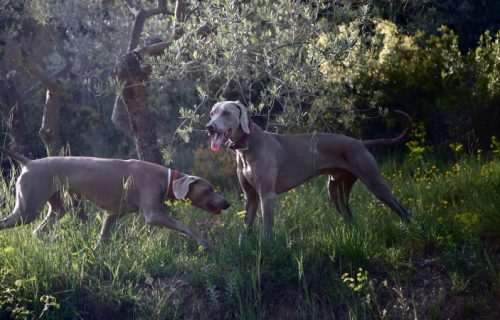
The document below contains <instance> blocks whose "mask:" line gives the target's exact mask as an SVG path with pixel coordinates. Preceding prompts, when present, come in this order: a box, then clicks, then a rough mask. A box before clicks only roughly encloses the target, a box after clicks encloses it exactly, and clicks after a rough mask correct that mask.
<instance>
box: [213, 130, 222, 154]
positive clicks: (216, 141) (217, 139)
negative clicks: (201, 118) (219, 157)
mask: <svg viewBox="0 0 500 320" xmlns="http://www.w3.org/2000/svg"><path fill="white" fill-rule="evenodd" d="M223 142H224V135H222V134H215V136H213V138H212V145H211V147H212V151H214V152H218V151H219V150H220V148H221V147H222V143H223Z"/></svg>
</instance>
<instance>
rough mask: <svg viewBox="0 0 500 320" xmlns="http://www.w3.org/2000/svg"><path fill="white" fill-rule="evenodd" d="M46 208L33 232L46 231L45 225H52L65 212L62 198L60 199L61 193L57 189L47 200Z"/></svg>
mask: <svg viewBox="0 0 500 320" xmlns="http://www.w3.org/2000/svg"><path fill="white" fill-rule="evenodd" d="M48 207H49V208H48V210H47V214H46V216H45V218H44V219H43V220H42V222H40V224H39V225H38V226H37V227H36V229H35V230H34V231H33V233H34V234H37V233H41V232H45V231H47V227H49V226H50V225H52V224H53V223H54V222H56V221H57V220H59V219H61V218H62V217H64V215H65V214H66V209H65V208H64V203H63V199H61V193H60V192H59V191H58V192H56V193H54V194H53V195H52V196H51V197H50V198H49V201H48Z"/></svg>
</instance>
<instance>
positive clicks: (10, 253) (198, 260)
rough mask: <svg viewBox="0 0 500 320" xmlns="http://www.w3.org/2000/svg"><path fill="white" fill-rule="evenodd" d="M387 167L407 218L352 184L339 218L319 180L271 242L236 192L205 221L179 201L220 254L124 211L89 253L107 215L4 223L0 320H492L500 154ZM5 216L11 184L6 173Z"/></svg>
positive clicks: (285, 213) (287, 198) (497, 276)
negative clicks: (46, 228) (44, 230)
mask: <svg viewBox="0 0 500 320" xmlns="http://www.w3.org/2000/svg"><path fill="white" fill-rule="evenodd" d="M383 172H384V175H385V176H386V178H387V180H388V181H389V183H390V185H391V186H392V189H393V190H394V192H395V194H396V196H397V198H398V199H400V200H401V201H402V203H403V204H404V205H405V206H407V207H408V208H409V209H410V211H412V212H413V214H414V217H413V220H412V222H411V223H410V224H405V223H403V222H401V220H400V219H399V218H398V217H397V216H396V215H395V214H394V213H393V212H392V211H390V210H389V209H388V208H387V207H385V206H384V205H382V204H381V203H380V202H379V201H378V200H377V199H375V198H374V197H373V196H372V195H371V194H370V193H369V192H368V191H367V190H366V188H365V187H364V186H362V185H361V184H356V186H355V189H354V191H353V194H352V197H351V206H352V209H353V212H354V215H355V217H356V220H355V222H354V223H352V224H347V223H346V222H345V221H344V220H343V219H342V218H341V217H340V215H339V214H338V213H337V212H336V211H334V210H333V209H332V207H331V205H330V204H329V201H328V195H327V192H326V180H325V179H322V178H318V179H315V180H314V181H312V182H309V183H306V184H304V185H303V186H301V187H299V188H297V189H295V190H293V191H291V192H289V193H287V194H284V195H282V196H280V197H279V200H278V202H279V205H278V208H277V212H276V216H275V228H274V236H273V239H272V241H270V242H268V243H265V242H262V241H261V240H260V229H261V226H260V220H259V219H258V221H257V222H256V226H255V228H254V231H248V230H246V229H245V227H244V225H243V214H242V213H241V212H240V210H242V208H243V204H242V200H241V196H240V194H239V193H240V191H239V190H234V191H233V192H227V196H228V198H229V199H230V200H231V202H232V203H233V206H232V207H231V208H230V209H229V210H228V211H226V212H225V213H223V214H222V215H220V216H210V215H207V214H206V213H203V212H200V211H199V210H197V209H194V208H193V207H189V206H188V205H187V204H184V203H181V202H176V203H174V204H173V205H172V211H173V214H174V215H176V216H177V217H178V218H179V219H181V220H182V221H184V222H185V223H186V224H189V225H191V226H197V228H198V229H200V230H201V231H202V232H203V233H204V234H205V236H206V237H207V238H210V239H211V240H212V241H213V242H214V243H215V244H216V247H217V249H216V250H215V251H213V252H203V251H201V250H200V249H199V248H198V246H197V244H196V243H195V242H194V241H191V240H187V239H186V238H185V237H183V236H181V235H180V234H178V233H176V232H171V231H169V230H160V229H157V228H152V227H148V226H145V225H144V219H143V218H142V216H141V215H139V214H136V215H129V216H127V217H125V218H124V219H123V220H122V221H121V222H120V223H119V225H118V226H117V228H116V229H115V232H114V233H113V236H112V238H111V239H110V241H109V243H108V244H105V245H102V246H100V247H97V249H95V250H94V249H93V247H94V246H95V244H96V240H97V238H98V232H99V228H100V224H101V222H102V214H101V213H100V212H99V210H97V209H96V208H94V207H92V206H91V205H89V204H85V206H86V208H85V209H86V210H87V212H89V215H90V216H91V217H92V218H91V219H90V221H89V222H87V223H82V222H80V221H78V219H76V218H74V217H73V216H71V215H68V216H67V217H65V218H63V219H62V220H61V221H60V222H59V223H57V224H56V226H55V228H54V229H53V230H51V231H50V232H49V233H48V234H47V235H44V236H42V237H36V236H33V235H32V234H31V231H32V229H33V228H34V224H32V225H29V226H22V227H18V228H14V229H9V230H2V231H0V319H11V318H14V319H38V318H43V319H65V318H84V319H127V318H136V319H236V318H237V319H283V318H287V319H346V318H352V319H360V318H398V319H400V318H424V319H442V318H463V319H466V318H467V319H468V318H498V317H499V316H500V307H499V306H498V303H497V302H498V298H499V297H500V290H499V284H500V283H499V282H500V273H499V267H500V261H499V257H500V197H499V196H498V195H499V194H500V161H498V160H490V161H485V160H478V159H475V158H473V157H465V158H463V159H462V160H461V161H458V162H457V163H454V164H451V165H437V166H436V165H434V164H432V163H421V164H418V165H417V164H412V165H405V166H401V165H399V164H397V163H394V162H388V163H386V164H385V165H384V166H383ZM0 188H1V190H2V196H3V197H5V204H3V205H2V208H1V209H0V216H5V215H7V214H9V213H10V209H11V208H12V206H13V203H14V199H13V198H12V195H13V194H14V192H13V184H12V183H11V182H8V181H1V184H0Z"/></svg>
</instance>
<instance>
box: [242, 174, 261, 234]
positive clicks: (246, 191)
mask: <svg viewBox="0 0 500 320" xmlns="http://www.w3.org/2000/svg"><path fill="white" fill-rule="evenodd" d="M238 180H239V181H240V185H241V188H242V189H243V195H244V196H245V225H246V226H247V228H248V229H249V230H250V229H251V228H252V226H253V222H254V220H255V215H256V214H257V209H258V208H259V194H258V193H257V191H256V190H255V189H254V187H252V186H251V185H250V183H249V182H248V181H247V179H246V178H245V177H244V176H243V174H242V173H241V172H239V171H238Z"/></svg>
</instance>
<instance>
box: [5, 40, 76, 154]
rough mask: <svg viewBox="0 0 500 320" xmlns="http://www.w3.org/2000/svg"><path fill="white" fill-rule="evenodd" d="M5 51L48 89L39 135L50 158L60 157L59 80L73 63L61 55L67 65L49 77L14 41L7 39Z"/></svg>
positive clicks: (61, 145)
mask: <svg viewBox="0 0 500 320" xmlns="http://www.w3.org/2000/svg"><path fill="white" fill-rule="evenodd" d="M2 49H3V51H4V52H5V53H6V55H7V56H8V57H9V59H11V60H12V61H13V62H14V63H15V64H17V65H18V66H20V67H22V68H24V69H25V70H26V71H27V72H28V73H30V74H31V75H32V76H33V77H35V78H36V79H37V80H38V81H40V82H41V83H42V85H43V86H44V87H45V88H46V89H47V93H46V99H45V105H44V108H43V119H42V126H41V128H40V131H39V134H40V137H41V138H42V141H43V143H44V144H45V149H46V150H47V155H48V156H56V155H59V153H60V152H61V149H62V147H63V144H62V141H61V136H60V129H59V110H60V104H61V91H62V90H61V86H60V84H59V82H58V81H57V78H58V77H60V76H62V75H64V74H66V73H68V72H69V70H70V69H71V67H72V62H71V61H70V60H69V59H68V57H67V56H66V55H63V54H61V56H63V58H64V59H65V60H66V64H65V65H64V67H63V68H61V70H60V71H58V72H57V73H56V74H54V75H52V76H49V75H46V74H45V73H44V71H43V70H42V69H41V68H40V66H38V65H37V64H36V62H35V61H34V59H32V58H31V57H30V56H29V55H28V54H27V53H26V52H21V50H20V49H19V47H18V46H17V44H16V43H15V41H14V40H12V39H6V40H5V41H4V43H3V46H2Z"/></svg>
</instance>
